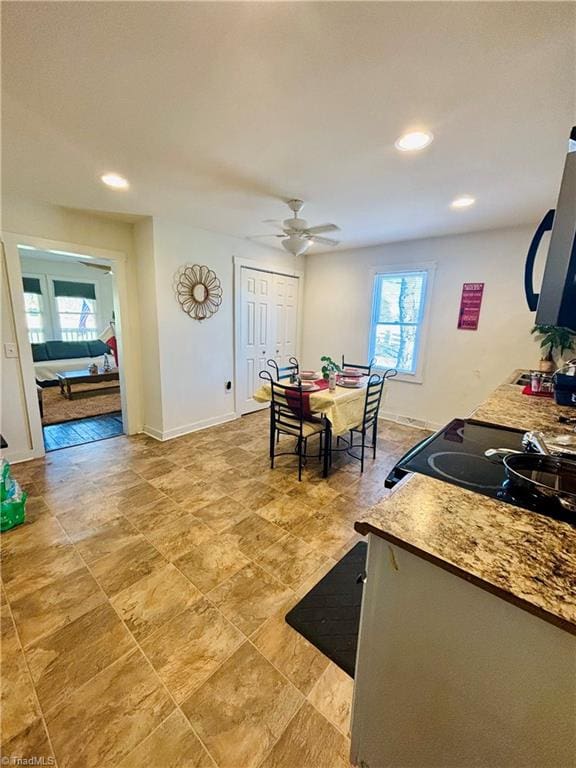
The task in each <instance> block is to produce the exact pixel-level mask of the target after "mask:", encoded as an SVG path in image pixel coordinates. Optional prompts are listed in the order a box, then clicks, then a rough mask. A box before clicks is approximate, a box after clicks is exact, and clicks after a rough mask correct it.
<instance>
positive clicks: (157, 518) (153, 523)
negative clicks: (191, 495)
mask: <svg viewBox="0 0 576 768" xmlns="http://www.w3.org/2000/svg"><path fill="white" fill-rule="evenodd" d="M122 513H123V514H124V515H125V516H126V518H127V519H128V520H130V522H131V523H132V525H134V526H135V527H136V528H138V530H139V531H142V532H143V533H146V531H153V530H154V529H155V528H158V527H160V526H162V525H168V524H170V523H174V522H175V521H176V520H178V518H180V517H183V516H184V515H187V514H188V513H187V512H186V510H185V509H184V508H183V507H181V506H180V505H179V504H176V502H175V501H173V500H172V499H171V498H169V497H168V496H166V495H165V494H163V493H161V494H160V498H159V499H157V500H154V501H151V502H148V503H147V504H142V505H136V506H134V507H131V508H130V509H123V510H122Z"/></svg>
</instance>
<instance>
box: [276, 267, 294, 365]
mask: <svg viewBox="0 0 576 768" xmlns="http://www.w3.org/2000/svg"><path fill="white" fill-rule="evenodd" d="M298 285H299V280H298V278H297V277H290V276H288V275H274V300H275V301H274V303H275V327H274V340H275V346H274V359H275V360H276V362H277V363H278V365H288V362H289V359H290V358H291V357H296V351H297V350H296V342H297V335H296V334H297V330H298Z"/></svg>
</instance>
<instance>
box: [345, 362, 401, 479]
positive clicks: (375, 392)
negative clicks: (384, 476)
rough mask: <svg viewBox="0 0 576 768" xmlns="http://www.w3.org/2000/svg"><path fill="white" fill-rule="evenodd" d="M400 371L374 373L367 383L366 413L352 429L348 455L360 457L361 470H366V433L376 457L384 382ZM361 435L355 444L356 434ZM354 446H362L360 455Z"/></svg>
mask: <svg viewBox="0 0 576 768" xmlns="http://www.w3.org/2000/svg"><path fill="white" fill-rule="evenodd" d="M397 373H398V371H396V370H395V369H394V368H390V369H389V370H387V371H384V373H383V374H382V375H381V376H379V375H378V374H376V373H373V374H372V375H371V376H370V378H369V380H368V384H367V385H366V399H365V401H364V414H363V416H362V421H361V422H360V424H358V426H356V427H352V429H351V430H350V441H349V442H348V441H346V442H348V455H349V456H352V458H354V459H358V461H359V462H360V472H361V473H362V472H364V453H365V450H366V435H368V434H369V433H370V434H371V438H372V443H371V445H370V446H368V447H371V448H372V459H375V458H376V442H377V439H378V411H379V410H380V402H381V401H382V392H383V390H384V382H385V381H386V379H393V378H394V376H396V375H397ZM356 434H358V435H360V440H361V442H360V443H356V445H354V435H356ZM354 448H360V456H357V455H356V454H355V453H353V449H354Z"/></svg>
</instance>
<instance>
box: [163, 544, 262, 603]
mask: <svg viewBox="0 0 576 768" xmlns="http://www.w3.org/2000/svg"><path fill="white" fill-rule="evenodd" d="M249 563H250V561H249V560H248V558H247V557H245V556H244V555H243V554H242V552H241V551H240V549H239V548H238V540H237V538H236V537H235V536H231V535H229V534H226V533H223V534H216V533H213V534H212V539H211V540H210V541H207V542H206V543H205V544H201V545H200V546H198V547H192V549H190V550H189V551H188V552H187V553H186V554H185V555H183V556H182V557H180V558H178V559H177V560H175V561H174V564H175V565H176V567H177V568H178V569H179V570H180V571H182V573H183V574H184V575H185V576H187V578H189V579H190V581H191V582H192V583H193V584H195V585H196V586H197V587H198V589H200V590H201V591H202V592H205V593H206V592H209V591H210V590H211V589H214V587H217V586H218V584H221V583H222V582H223V581H226V579H228V578H230V576H233V575H234V574H235V573H237V572H238V571H239V570H240V569H241V568H243V567H244V566H245V565H248V564H249Z"/></svg>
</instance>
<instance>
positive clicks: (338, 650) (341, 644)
mask: <svg viewBox="0 0 576 768" xmlns="http://www.w3.org/2000/svg"><path fill="white" fill-rule="evenodd" d="M367 549H368V545H367V544H366V543H365V542H363V541H361V542H359V543H358V544H356V546H354V547H352V549H351V550H350V552H348V553H347V554H346V555H344V557H343V558H342V560H340V561H339V562H338V563H336V565H335V566H334V568H332V570H331V571H329V572H328V573H327V574H326V576H324V578H323V579H321V580H320V581H319V582H318V584H316V586H315V587H314V588H313V589H311V590H310V592H308V594H307V595H306V596H305V597H303V598H302V600H300V602H299V603H298V604H297V605H295V606H294V608H292V610H291V611H290V612H289V613H287V614H286V621H287V622H288V624H290V626H291V627H293V628H294V629H295V630H296V631H297V632H299V633H300V634H301V635H303V636H304V637H305V638H306V640H308V641H309V642H311V643H312V645H315V646H316V648H318V649H319V650H320V651H322V653H324V654H325V655H326V656H328V658H329V659H331V660H332V661H333V662H334V663H335V664H338V666H339V667H340V668H341V669H343V670H344V672H346V673H347V674H349V675H350V677H354V671H355V668H356V647H357V645H358V629H359V626H360V605H361V602H362V589H363V587H364V583H363V580H362V576H363V575H364V571H365V568H366V551H367Z"/></svg>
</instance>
